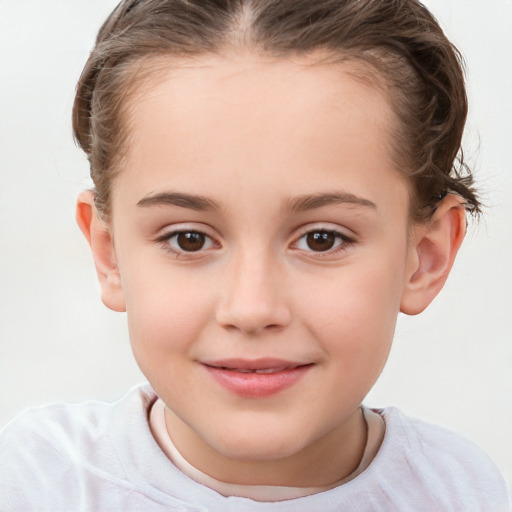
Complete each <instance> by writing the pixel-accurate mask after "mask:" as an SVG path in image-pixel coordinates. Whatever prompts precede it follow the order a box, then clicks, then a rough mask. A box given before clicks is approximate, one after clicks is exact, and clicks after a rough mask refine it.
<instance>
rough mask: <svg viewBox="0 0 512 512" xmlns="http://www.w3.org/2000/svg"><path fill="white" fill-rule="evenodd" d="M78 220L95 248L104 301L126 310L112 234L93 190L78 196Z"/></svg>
mask: <svg viewBox="0 0 512 512" xmlns="http://www.w3.org/2000/svg"><path fill="white" fill-rule="evenodd" d="M76 221H77V223H78V226H79V227H80V229H81V231H82V233H83V234H84V236H85V238H86V239H87V241H88V242H89V245H90V247H91V251H92V256H93V258H94V265H95V266H96V272H97V274H98V279H99V282H100V286H101V298H102V300H103V303H104V304H105V306H107V307H108V308H109V309H112V310H113V311H120V312H121V311H126V304H125V300H124V294H123V289H122V286H121V277H120V275H119V269H118V268H117V263H116V258H115V251H114V243H113V240H112V235H111V233H110V230H109V228H108V226H107V224H106V223H105V222H104V221H103V220H102V219H101V218H100V216H99V214H98V212H97V210H96V206H95V204H94V193H93V192H92V191H91V190H86V191H84V192H82V193H81V194H80V195H79V196H78V199H77V203H76Z"/></svg>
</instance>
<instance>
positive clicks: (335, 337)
mask: <svg viewBox="0 0 512 512" xmlns="http://www.w3.org/2000/svg"><path fill="white" fill-rule="evenodd" d="M184 64H186V65H183V66H181V67H176V65H174V69H173V70H172V71H171V69H170V68H169V69H168V70H167V71H162V74H161V76H160V77H159V80H158V81H156V82H154V83H153V84H149V85H148V84H146V85H145V86H144V90H143V91H142V92H143V94H142V92H141V91H138V93H136V94H135V95H134V96H133V97H132V98H131V101H132V104H131V105H130V107H131V108H130V119H129V125H128V126H129V132H130V139H129V141H130V142H129V147H128V148H127V149H128V151H127V154H126V156H125V158H124V159H123V164H122V169H121V172H120V173H119V175H118V176H117V177H116V178H115V180H114V184H113V190H112V214H111V217H110V218H109V219H108V220H107V221H103V220H101V219H100V218H99V216H98V214H97V212H96V210H95V207H94V202H93V196H92V193H90V192H85V193H83V194H82V195H81V196H80V198H79V200H78V207H77V219H78V222H79V224H80V227H81V229H82V230H83V232H84V234H85V235H86V237H87V239H88V240H89V242H90V244H91V247H92V251H93V255H94V259H95V263H96V267H97V271H98V276H99V279H100V283H101V285H102V298H103V301H104V303H105V304H106V305H107V306H108V307H109V308H111V309H113V310H115V311H127V314H128V322H129V329H130V339H131V344H132V348H133V351H134V354H135V357H136V359H137V362H138V364H139V366H140V368H141V369H142V371H143V372H144V374H145V375H146V376H147V378H148V380H149V382H150V383H151V385H152V386H153V388H154V389H155V391H156V392H157V394H158V395H159V396H160V397H161V398H162V399H163V401H164V402H165V404H166V406H167V410H166V421H167V427H168V430H169V433H170V435H171V437H172V439H173V441H174V443H175V444H176V446H177V448H178V449H179V450H180V452H181V453H182V455H183V456H184V457H185V458H186V459H187V460H188V461H189V462H190V463H191V464H193V465H194V466H196V467H197V468H198V469H200V470H202V471H204V472H206V473H207V474H209V475H210V476H213V477H214V478H217V479H218V480H222V481H226V482H232V483H242V484H268V485H288V486H307V487H309V486H323V485H329V484H331V483H333V482H336V481H337V480H340V479H342V478H344V477H346V476H347V475H349V474H350V473H351V472H352V471H353V470H354V469H355V468H356V467H357V465H358V464H359V461H360V459H361V456H362V452H363V450H364V446H365V442H366V426H365V423H364V420H363V418H362V415H361V411H360V407H359V406H360V404H361V401H362V400H363V398H364V397H365V395H366V394H367V393H368V391H369V390H370V389H371V387H372V386H373V384H374V383H375V381H376V380H377V378H378V376H379V374H380V372H381V371H382V368H383V366H384V364H385V361H386V358H387V356H388V353H389V350H390V347H391V342H392V338H393V332H394V328H395V323H396V318H397V315H398V313H399V311H403V312H405V313H408V314H416V313H419V312H420V311H422V310H423V309H424V308H425V307H427V305H428V304H429V303H430V302H431V300H432V299H433V298H434V297H435V296H436V295H437V293H438V292H439V290H440V289H441V287H442V286H443V284H444V282H445V280H446V277H447V275H448V273H449V270H450V268H451V265H452V263H453V260H454V257H455V254H456V252H457V249H458V247H459V245H460V243H461V242H462V239H463V236H464V231H465V223H464V222H465V221H464V208H463V206H462V205H461V202H460V200H459V199H458V198H456V197H455V196H453V195H449V196H447V197H446V198H445V199H444V200H443V202H442V203H441V204H440V205H439V207H438V209H437V211H436V213H435V214H434V217H433V218H432V221H431V222H430V223H428V224H425V225H421V226H420V225H415V226H412V227H411V226H410V221H409V214H408V208H409V187H408V182H407V181H406V179H405V178H404V177H403V176H402V175H400V174H399V173H398V172H397V170H396V169H395V166H394V164H393V158H392V156H393V155H391V153H390V147H391V144H390V140H389V137H390V135H389V133H390V131H391V129H392V128H393V127H394V123H395V122H396V120H395V117H394V114H393V112H392V111H391V109H390V106H389V104H388V102H387V100H386V98H385V97H384V96H383V93H382V91H381V90H380V89H377V88H375V89H374V88H372V87H370V86H367V85H363V84H362V83H361V82H360V81H358V80H357V79H356V78H354V76H353V75H352V74H351V73H350V72H351V71H352V70H353V69H352V68H350V67H349V66H351V65H349V64H339V65H336V66H332V65H331V66H329V65H326V64H317V65H308V64H310V61H308V60H307V59H306V58H301V59H299V58H297V59H295V60H294V61H291V60H284V59H282V60H272V59H270V58H264V57H261V56H256V55H252V54H248V55H243V56H240V55H238V56H230V57H229V58H227V57H225V58H224V57H212V56H210V57H202V58H201V59H196V60H194V61H190V62H186V63H185V62H184ZM163 69H164V70H165V69H166V68H165V67H164V68H163ZM187 237H188V238H187ZM269 358H270V359H269ZM276 360H277V361H276ZM226 361H227V362H226ZM251 365H252V366H251ZM258 365H259V366H258ZM242 366H243V368H241V367H242ZM281 366H286V368H284V369H283V368H282V367H281ZM220 367H229V368H228V369H226V368H220ZM237 367H238V368H237ZM256 367H258V368H259V369H260V370H261V369H264V370H265V372H266V374H265V373H264V374H261V373H259V374H258V373H255V372H254V370H255V369H256ZM290 367H291V368H290ZM240 370H243V371H240ZM248 371H249V372H250V371H252V373H250V374H249V376H248V373H247V372H248ZM219 375H220V377H219ZM226 375H227V377H226V379H227V382H228V385H226V382H225V381H226V379H224V377H225V376H226ZM269 375H270V376H269ZM276 376H277V377H276ZM235 377H236V378H235ZM223 379H224V380H223ZM283 379H284V380H283ZM286 379H288V380H286ZM284 381H286V382H288V384H286V386H282V385H281V383H282V382H284ZM233 382H234V384H233ZM240 383H241V384H240ZM230 386H231V387H230ZM240 386H241V387H240ZM269 390H270V391H269Z"/></svg>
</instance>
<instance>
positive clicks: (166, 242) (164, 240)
mask: <svg viewBox="0 0 512 512" xmlns="http://www.w3.org/2000/svg"><path fill="white" fill-rule="evenodd" d="M186 234H195V235H200V236H203V237H204V238H205V239H206V240H209V241H210V244H211V245H212V246H217V247H219V246H220V244H219V243H218V242H216V241H215V240H214V239H213V238H212V237H211V236H209V235H208V234H207V233H205V232H204V231H201V230H200V229H177V230H176V231H171V232H168V233H165V234H163V235H162V236H159V237H158V238H156V239H155V241H156V242H158V243H160V244H161V246H162V247H163V249H164V250H165V251H166V252H168V253H170V254H172V255H174V256H176V257H177V258H178V257H179V256H183V255H188V256H190V255H194V254H196V253H201V252H203V251H204V250H205V249H204V247H200V248H199V249H198V250H196V251H185V250H183V249H175V248H173V246H172V245H171V241H172V240H173V239H174V238H177V237H178V236H179V235H186ZM208 248H210V247H208Z"/></svg>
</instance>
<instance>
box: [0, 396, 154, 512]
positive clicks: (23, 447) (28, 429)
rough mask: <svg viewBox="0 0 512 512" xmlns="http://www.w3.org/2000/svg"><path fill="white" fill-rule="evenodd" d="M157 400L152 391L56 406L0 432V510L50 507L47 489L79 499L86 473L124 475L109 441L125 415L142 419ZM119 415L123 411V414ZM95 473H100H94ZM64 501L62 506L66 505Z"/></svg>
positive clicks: (53, 500)
mask: <svg viewBox="0 0 512 512" xmlns="http://www.w3.org/2000/svg"><path fill="white" fill-rule="evenodd" d="M152 400H154V395H153V394H152V391H151V389H150V388H149V387H148V386H140V387H137V388H134V389H133V390H131V391H130V392H129V393H128V394H127V395H126V396H125V397H123V398H122V399H121V400H119V401H117V402H113V403H107V402H99V401H88V402H84V403H80V404H64V403H56V404H51V405H45V406H42V407H34V408H31V409H28V410H26V411H24V412H23V413H21V414H19V415H18V416H16V417H15V418H14V419H13V420H11V421H10V422H9V423H7V424H6V425H5V427H3V428H2V430H0V509H1V510H4V509H5V510H21V508H20V507H21V506H22V504H23V506H25V507H26V509H30V510H35V509H36V508H32V507H34V506H36V505H37V503H38V502H39V503H43V502H44V503H46V502H49V503H52V506H56V500H57V498H56V497H55V498H51V499H49V498H50V497H49V496H48V492H49V491H48V489H56V488H59V489H65V490H66V492H65V493H63V494H64V495H66V498H64V496H63V500H64V499H66V500H69V497H70V496H72V495H79V494H80V492H81V488H82V486H83V480H84V472H86V471H92V472H94V471H96V470H100V471H102V470H104V469H105V466H109V467H108V468H107V470H108V471H109V472H111V473H112V472H114V473H118V474H119V475H120V476H122V467H121V465H120V464H119V463H118V460H117V455H116V453H115V448H114V445H113V443H112V442H111V436H112V435H115V434H114V433H113V431H112V430H113V426H115V424H116V422H119V421H122V420H121V418H120V417H119V412H121V413H122V414H124V416H125V419H126V416H127V415H128V416H130V415H133V416H139V417H140V416H143V415H144V411H145V409H146V407H149V404H150V403H151V401H152ZM120 410H121V411H120ZM94 468H96V469H94ZM63 502H64V501H63Z"/></svg>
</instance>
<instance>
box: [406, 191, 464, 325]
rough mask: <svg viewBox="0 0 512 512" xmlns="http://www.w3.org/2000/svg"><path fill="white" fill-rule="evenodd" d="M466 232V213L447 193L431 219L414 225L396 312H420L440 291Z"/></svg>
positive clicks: (455, 199)
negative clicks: (413, 234)
mask: <svg viewBox="0 0 512 512" xmlns="http://www.w3.org/2000/svg"><path fill="white" fill-rule="evenodd" d="M465 234H466V215H465V208H464V204H463V202H462V200H461V198H460V197H458V196H456V195H454V194H449V195H448V196H446V197H445V198H444V199H443V201H442V202H440V203H439V205H438V208H437V210H436V212H435V213H434V215H433V217H432V219H431V220H430V221H429V223H428V224H427V225H425V226H418V228H417V230H416V234H415V240H414V241H413V242H412V245H411V247H410V249H409V262H408V263H409V265H408V267H409V268H408V274H407V275H406V282H405V286H404V290H403V294H402V300H401V303H400V311H401V312H402V313H405V314H408V315H417V314H418V313H421V312H422V311H423V310H424V309H425V308H426V307H427V306H428V305H429V304H430V303H431V302H432V301H433V300H434V298H435V297H436V295H437V294H438V293H439V292H440V290H441V289H442V287H443V286H444V283H445V282H446V279H447V278H448V275H449V273H450V270H451V268H452V266H453V262H454V260H455V256H456V255H457V252H458V250H459V247H460V245H461V243H462V241H463V240H464V236H465Z"/></svg>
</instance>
